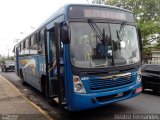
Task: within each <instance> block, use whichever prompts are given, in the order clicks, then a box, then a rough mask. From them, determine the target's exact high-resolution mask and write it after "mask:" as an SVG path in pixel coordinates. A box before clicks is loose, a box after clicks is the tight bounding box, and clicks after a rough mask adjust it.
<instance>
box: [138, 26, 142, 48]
mask: <svg viewBox="0 0 160 120" xmlns="http://www.w3.org/2000/svg"><path fill="white" fill-rule="evenodd" d="M138 39H139V46H140V51H142V37H141V31H140V29H139V28H138Z"/></svg>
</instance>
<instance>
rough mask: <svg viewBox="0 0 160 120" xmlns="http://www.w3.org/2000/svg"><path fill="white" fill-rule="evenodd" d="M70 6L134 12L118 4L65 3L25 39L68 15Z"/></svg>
mask: <svg viewBox="0 0 160 120" xmlns="http://www.w3.org/2000/svg"><path fill="white" fill-rule="evenodd" d="M70 6H82V7H101V8H109V9H114V10H120V11H124V12H129V13H132V12H131V11H129V10H126V9H123V8H119V7H116V6H110V5H100V4H65V5H64V6H62V7H60V9H58V10H57V11H55V12H54V13H53V14H52V15H51V16H50V17H49V18H48V19H46V20H45V21H44V22H43V23H42V24H41V25H40V26H39V27H38V28H37V29H36V30H35V31H34V32H32V33H31V34H29V35H27V36H26V37H25V38H24V39H23V40H25V39H26V38H28V37H29V36H31V35H32V34H34V33H36V32H37V31H38V30H39V29H41V28H42V27H44V26H45V25H47V24H48V23H50V22H51V21H52V20H54V19H55V18H57V17H59V16H60V15H67V10H68V8H69V7H70ZM23 40H22V41H23ZM22 41H20V42H19V43H17V44H16V45H15V47H16V46H17V45H18V44H20V43H21V42H22Z"/></svg>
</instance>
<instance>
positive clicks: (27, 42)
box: [25, 38, 30, 55]
mask: <svg viewBox="0 0 160 120" xmlns="http://www.w3.org/2000/svg"><path fill="white" fill-rule="evenodd" d="M29 40H30V39H29V38H28V39H27V40H26V41H25V45H26V46H25V54H27V55H28V54H29Z"/></svg>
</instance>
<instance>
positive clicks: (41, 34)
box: [38, 29, 45, 54]
mask: <svg viewBox="0 0 160 120" xmlns="http://www.w3.org/2000/svg"><path fill="white" fill-rule="evenodd" d="M38 53H39V54H45V46H44V29H42V30H41V31H40V32H38Z"/></svg>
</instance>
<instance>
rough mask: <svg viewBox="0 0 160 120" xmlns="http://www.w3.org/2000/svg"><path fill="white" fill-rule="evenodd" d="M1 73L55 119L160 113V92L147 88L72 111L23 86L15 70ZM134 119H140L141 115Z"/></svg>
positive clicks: (88, 119) (87, 119)
mask: <svg viewBox="0 0 160 120" xmlns="http://www.w3.org/2000/svg"><path fill="white" fill-rule="evenodd" d="M0 75H2V76H4V77H5V78H7V79H8V80H9V81H10V82H11V83H13V84H14V85H15V86H16V87H17V88H18V89H19V90H20V91H21V92H22V93H24V94H25V95H26V92H27V95H26V96H27V97H28V98H29V99H31V101H33V102H35V103H36V104H37V105H39V106H41V108H42V109H44V110H46V111H47V112H48V113H49V114H50V115H51V117H53V118H54V119H63V120H65V119H76V120H112V119H130V118H132V119H133V118H134V117H135V115H137V116H138V115H139V114H145V115H148V114H160V93H154V92H153V91H151V90H147V91H145V92H144V93H142V94H141V95H140V96H138V97H135V98H132V99H129V100H125V101H122V102H118V103H114V104H111V105H107V106H104V107H100V108H96V109H92V110H87V111H82V112H76V113H71V112H68V111H66V110H64V109H60V108H58V107H57V106H56V105H55V104H53V102H52V101H51V100H49V99H47V98H45V97H44V96H43V95H42V94H41V93H40V92H38V91H37V90H35V89H34V88H32V87H31V86H29V85H27V86H22V85H21V82H20V79H19V78H18V77H17V76H16V75H15V73H14V72H6V73H4V72H0ZM137 116H136V117H135V118H134V119H136V118H137V119H139V117H137Z"/></svg>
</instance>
